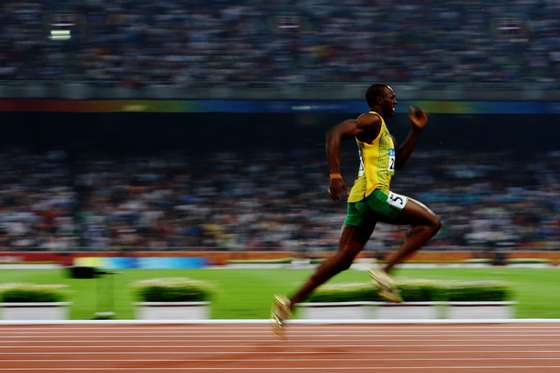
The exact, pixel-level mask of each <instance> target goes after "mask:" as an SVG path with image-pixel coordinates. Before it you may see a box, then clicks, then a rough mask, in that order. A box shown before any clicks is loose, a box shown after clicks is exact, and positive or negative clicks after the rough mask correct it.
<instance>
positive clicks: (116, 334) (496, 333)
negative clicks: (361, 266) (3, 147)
mask: <svg viewBox="0 0 560 373" xmlns="http://www.w3.org/2000/svg"><path fill="white" fill-rule="evenodd" d="M0 333H1V334H2V336H4V337H10V338H37V337H48V336H56V337H65V336H70V337H72V336H75V335H76V334H77V333H76V332H63V331H49V330H44V331H41V332H24V331H19V332H2V331H1V330H0ZM285 333H286V334H287V335H290V336H294V337H307V336H311V337H313V336H316V337H339V336H344V337H361V336H370V335H374V336H376V337H395V336H396V337H448V336H469V337H470V336H472V337H488V335H491V336H503V337H512V336H513V337H515V336H523V337H560V333H555V332H550V333H542V332H537V333H527V332H525V331H519V332H517V331H516V332H502V331H488V332H479V331H476V330H465V331H443V332H440V331H437V330H429V331H426V332H417V333H414V332H412V333H411V332H395V333H393V332H391V333H387V330H384V331H383V333H378V332H376V331H375V330H356V331H348V332H345V331H340V332H337V333H333V332H332V331H325V332H324V333H321V332H316V331H314V332H307V331H298V330H291V329H287V330H286V332H285ZM84 334H85V335H88V336H91V337H97V336H99V337H103V338H107V337H116V338H123V337H127V336H128V337H134V338H136V337H149V338H151V337H170V338H172V337H176V336H183V337H193V338H197V339H198V338H199V337H200V336H209V337H215V338H222V337H223V336H224V335H228V337H231V336H230V335H229V334H235V336H236V337H239V338H244V337H247V338H254V337H258V336H264V335H267V334H268V335H271V334H272V331H271V330H266V331H263V332H260V333H251V332H243V331H235V332H225V331H214V332H206V333H191V332H183V331H168V332H159V333H149V332H120V331H118V330H115V331H110V330H109V331H106V332H89V331H88V332H85V333H83V334H81V335H84Z"/></svg>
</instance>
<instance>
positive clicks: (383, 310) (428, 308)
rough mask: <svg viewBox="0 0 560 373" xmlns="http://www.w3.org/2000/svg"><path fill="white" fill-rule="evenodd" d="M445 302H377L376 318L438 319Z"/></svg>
mask: <svg viewBox="0 0 560 373" xmlns="http://www.w3.org/2000/svg"><path fill="white" fill-rule="evenodd" d="M442 305H443V302H403V303H388V302H377V308H376V312H375V318H376V319H387V320H405V319H428V320H429V319H437V318H439V316H440V309H441V306H442Z"/></svg>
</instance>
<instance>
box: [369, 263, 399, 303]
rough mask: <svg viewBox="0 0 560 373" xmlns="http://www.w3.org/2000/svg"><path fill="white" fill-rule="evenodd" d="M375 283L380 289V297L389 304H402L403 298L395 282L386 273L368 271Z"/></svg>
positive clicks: (373, 270)
mask: <svg viewBox="0 0 560 373" xmlns="http://www.w3.org/2000/svg"><path fill="white" fill-rule="evenodd" d="M368 273H369V275H370V276H371V278H372V280H373V282H374V283H375V284H376V285H377V286H378V287H379V292H378V294H379V296H380V297H381V298H383V299H385V300H387V301H389V302H393V303H401V302H402V301H403V300H402V297H401V294H400V291H399V289H397V286H396V285H395V281H394V280H393V279H392V278H391V277H390V276H389V275H388V274H387V273H385V272H383V271H380V270H375V269H370V270H368Z"/></svg>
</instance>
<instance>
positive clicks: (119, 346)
mask: <svg viewBox="0 0 560 373" xmlns="http://www.w3.org/2000/svg"><path fill="white" fill-rule="evenodd" d="M421 342H424V341H421ZM273 343H274V344H275V345H259V346H248V347H258V348H315V347H321V348H351V347H376V348H377V347H418V343H415V344H406V343H405V344H402V343H399V344H387V343H383V344H330V345H320V346H314V345H310V344H297V345H296V344H290V345H287V344H285V343H282V342H273ZM495 346H496V344H495V343H492V344H478V343H470V344H466V343H453V344H449V343H443V344H440V343H422V344H421V347H495ZM500 346H501V347H554V346H558V343H519V344H500ZM232 347H238V346H232V345H214V344H211V345H164V346H162V345H134V346H132V345H130V346H127V345H109V344H99V345H83V346H76V345H50V346H43V345H36V344H31V345H25V346H0V349H22V348H48V349H57V348H232Z"/></svg>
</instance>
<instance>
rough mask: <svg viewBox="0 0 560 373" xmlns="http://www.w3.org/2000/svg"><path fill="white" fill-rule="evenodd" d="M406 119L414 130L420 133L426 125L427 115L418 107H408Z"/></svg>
mask: <svg viewBox="0 0 560 373" xmlns="http://www.w3.org/2000/svg"><path fill="white" fill-rule="evenodd" d="M408 119H410V124H411V125H412V127H413V128H414V129H416V130H419V131H422V130H423V129H424V127H426V124H428V113H426V112H425V111H424V110H422V109H420V108H419V107H414V106H410V107H409V108H408Z"/></svg>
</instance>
